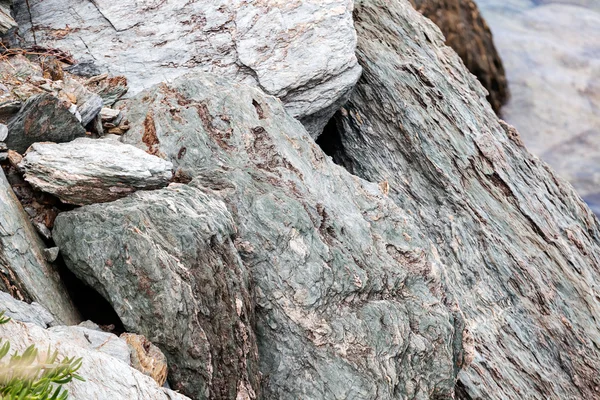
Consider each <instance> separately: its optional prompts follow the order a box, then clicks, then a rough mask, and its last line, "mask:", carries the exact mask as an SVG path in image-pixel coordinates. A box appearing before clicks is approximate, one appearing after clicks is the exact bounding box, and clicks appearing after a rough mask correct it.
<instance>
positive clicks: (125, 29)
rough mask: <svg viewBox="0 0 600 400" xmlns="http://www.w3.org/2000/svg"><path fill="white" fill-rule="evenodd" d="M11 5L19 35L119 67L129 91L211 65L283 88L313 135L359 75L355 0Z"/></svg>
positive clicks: (71, 0)
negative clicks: (126, 80)
mask: <svg viewBox="0 0 600 400" xmlns="http://www.w3.org/2000/svg"><path fill="white" fill-rule="evenodd" d="M15 14H16V18H17V20H18V22H19V23H20V35H21V36H22V37H24V38H25V39H27V40H28V41H32V42H33V40H34V38H35V41H36V43H37V44H38V45H49V46H51V47H59V48H61V49H63V50H68V51H71V52H72V53H73V55H74V56H75V57H76V58H79V59H81V60H85V59H87V60H94V62H95V64H96V65H97V66H98V67H99V69H100V70H102V71H105V72H110V73H112V74H115V75H125V76H126V77H127V79H128V80H129V86H130V92H131V93H133V94H135V93H138V92H139V91H140V90H142V89H144V88H147V87H150V86H152V85H154V84H157V83H159V82H162V81H163V80H165V79H172V78H175V77H177V76H180V75H182V74H184V73H186V72H190V71H191V70H202V71H211V72H214V73H218V74H222V75H224V76H228V77H229V78H231V79H234V80H236V81H244V82H247V83H251V84H253V85H255V86H259V87H261V88H262V89H264V90H265V91H266V92H267V93H269V94H272V95H275V96H278V97H280V98H281V99H283V100H284V102H285V104H286V107H287V109H288V111H289V112H290V113H291V114H292V115H294V116H295V117H297V118H300V119H301V120H302V121H303V122H304V123H305V124H306V125H307V126H308V127H309V128H310V130H311V132H313V134H314V135H318V134H319V133H320V132H321V130H322V128H323V126H324V125H325V123H326V122H327V120H328V119H329V117H330V116H331V115H333V113H334V112H335V110H336V109H337V108H338V107H339V105H341V103H343V101H344V99H345V96H347V94H348V93H349V91H350V90H351V89H352V87H353V86H354V84H355V83H356V80H357V79H358V77H359V76H360V67H359V66H358V65H357V62H356V56H355V54H354V50H355V47H356V35H355V33H354V28H353V23H352V1H351V0H326V1H323V0H307V1H301V2H299V1H290V2H288V1H278V0H269V1H262V2H246V1H241V0H211V1H188V0H169V1H153V2H140V1H135V0H122V1H112V0H96V1H83V2H82V1H79V0H29V1H28V2H25V1H24V0H20V1H17V2H16V5H15ZM74 16H76V17H74Z"/></svg>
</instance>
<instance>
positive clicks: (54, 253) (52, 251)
mask: <svg viewBox="0 0 600 400" xmlns="http://www.w3.org/2000/svg"><path fill="white" fill-rule="evenodd" d="M46 229H47V228H46ZM58 253H59V248H58V247H51V248H49V249H44V257H46V260H47V261H49V262H54V261H56V259H57V258H58Z"/></svg>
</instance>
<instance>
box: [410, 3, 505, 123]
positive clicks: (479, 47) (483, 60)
mask: <svg viewBox="0 0 600 400" xmlns="http://www.w3.org/2000/svg"><path fill="white" fill-rule="evenodd" d="M410 1H411V3H412V4H413V6H414V7H415V8H416V9H417V11H419V12H420V13H421V14H423V15H425V16H426V17H427V18H429V19H431V20H432V21H433V22H434V23H435V24H436V25H437V26H438V27H439V28H440V29H441V31H442V33H443V34H444V36H445V37H446V44H447V45H448V46H450V47H452V48H453V49H454V51H456V53H457V54H458V55H459V56H460V58H462V60H463V62H464V63H465V65H466V66H467V68H468V69H469V71H471V73H473V74H474V75H475V76H476V77H477V79H479V82H481V84H482V85H483V87H485V88H486V90H487V91H488V93H489V94H488V96H487V99H488V101H489V102H490V104H491V105H492V108H493V109H494V111H495V112H496V113H498V112H499V111H500V107H501V106H502V105H503V104H504V103H505V102H506V101H507V100H508V97H509V96H508V82H507V81H506V73H505V72H504V66H503V64H502V59H501V58H500V55H499V54H498V51H497V50H496V46H495V45H494V40H493V37H492V32H491V31H490V28H489V27H488V25H487V23H486V21H485V20H484V19H483V17H482V16H481V14H480V13H479V9H478V8H477V5H476V4H475V1H474V0H410Z"/></svg>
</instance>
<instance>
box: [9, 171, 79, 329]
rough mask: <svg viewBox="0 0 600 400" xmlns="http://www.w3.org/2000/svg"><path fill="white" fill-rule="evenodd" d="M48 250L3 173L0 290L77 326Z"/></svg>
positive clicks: (74, 315)
mask: <svg viewBox="0 0 600 400" xmlns="http://www.w3.org/2000/svg"><path fill="white" fill-rule="evenodd" d="M44 247H45V246H44V244H43V243H42V241H41V239H40V238H39V237H38V235H37V233H36V232H35V230H34V228H33V226H31V224H30V222H29V220H28V218H27V215H26V214H25V211H24V210H23V208H22V207H21V204H20V203H19V201H18V200H17V198H16V197H15V195H14V193H13V191H12V189H11V187H10V185H9V184H8V181H7V180H6V177H5V176H4V172H2V171H0V290H2V291H4V292H8V293H10V294H12V295H13V296H14V297H16V298H19V299H21V300H25V301H27V302H32V301H35V302H37V303H40V304H41V305H43V306H44V307H46V308H47V309H48V310H49V311H50V312H51V314H52V315H53V316H54V317H55V318H56V320H57V321H58V322H62V323H64V324H76V323H78V322H79V316H78V314H77V312H76V311H75V308H74V306H73V304H72V302H71V301H70V299H69V296H68V294H67V292H66V290H65V288H64V286H63V284H62V283H61V281H60V277H59V276H58V273H57V271H56V270H55V268H54V267H53V265H52V264H50V263H48V262H47V261H46V260H45V258H44V255H43V249H44Z"/></svg>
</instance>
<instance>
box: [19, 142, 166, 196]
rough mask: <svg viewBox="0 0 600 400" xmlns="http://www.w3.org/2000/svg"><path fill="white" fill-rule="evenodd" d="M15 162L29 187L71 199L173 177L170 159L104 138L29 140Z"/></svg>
mask: <svg viewBox="0 0 600 400" xmlns="http://www.w3.org/2000/svg"><path fill="white" fill-rule="evenodd" d="M19 166H20V167H21V168H23V170H24V172H25V180H26V181H27V182H29V183H30V184H31V185H32V186H33V187H34V188H36V189H38V190H41V191H43V192H46V193H50V194H53V195H55V196H57V197H58V198H60V199H61V200H62V201H63V202H65V203H69V204H76V205H85V204H94V203H105V202H109V201H114V200H117V199H119V198H122V197H125V196H127V195H129V194H131V193H133V192H135V191H137V190H150V189H158V188H161V187H164V186H166V185H167V184H168V183H169V181H170V180H171V178H172V177H173V172H172V168H173V165H172V163H171V162H170V161H166V160H163V159H162V158H159V157H156V156H153V155H151V154H148V153H146V152H144V151H143V150H140V149H138V148H136V147H134V146H131V145H127V144H124V143H121V142H118V141H115V140H110V139H88V138H79V139H76V140H73V141H72V142H69V143H60V144H57V143H35V144H34V145H32V146H31V148H30V149H29V151H28V152H27V154H26V155H25V157H24V158H23V161H22V162H21V163H20V164H19Z"/></svg>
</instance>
